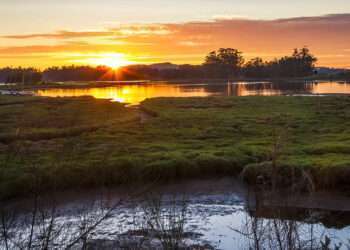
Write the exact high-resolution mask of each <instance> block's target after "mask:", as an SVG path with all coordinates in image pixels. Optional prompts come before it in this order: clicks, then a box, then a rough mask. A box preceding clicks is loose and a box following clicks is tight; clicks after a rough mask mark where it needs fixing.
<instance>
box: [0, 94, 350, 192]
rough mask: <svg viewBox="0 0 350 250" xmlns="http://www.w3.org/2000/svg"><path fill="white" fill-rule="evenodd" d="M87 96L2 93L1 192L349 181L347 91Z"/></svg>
mask: <svg viewBox="0 0 350 250" xmlns="http://www.w3.org/2000/svg"><path fill="white" fill-rule="evenodd" d="M141 108H142V110H144V111H143V112H147V113H148V114H150V115H151V116H150V117H149V118H148V119H147V120H146V121H144V122H142V119H140V112H139V111H138V110H137V109H130V108H125V107H124V106H123V105H121V104H118V103H112V102H109V101H107V100H95V99H93V98H88V97H82V98H56V99H50V98H40V97H8V96H1V95H0V117H1V123H0V197H1V198H2V199H3V198H11V197H14V196H16V195H26V194H28V193H30V192H35V191H37V190H52V189H66V188H74V187H97V186H104V185H118V184H123V183H130V182H135V183H137V182H144V181H166V180H174V179H180V178H191V177H200V176H222V175H239V174H242V176H243V177H244V178H245V180H246V181H248V182H250V183H255V182H256V180H257V176H259V177H261V176H262V177H264V178H263V179H264V181H266V182H268V181H269V179H271V175H272V174H271V173H272V171H273V169H275V168H277V169H278V176H280V178H279V179H278V182H279V184H280V185H292V184H293V183H296V182H297V181H298V180H300V179H307V180H309V182H311V183H312V186H313V188H315V189H341V190H347V189H348V188H349V187H350V182H349V179H350V98H349V97H227V98H223V97H210V98H156V99H150V100H146V101H145V102H143V104H142V107H141Z"/></svg>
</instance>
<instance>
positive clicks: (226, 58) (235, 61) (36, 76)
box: [0, 47, 317, 83]
mask: <svg viewBox="0 0 350 250" xmlns="http://www.w3.org/2000/svg"><path fill="white" fill-rule="evenodd" d="M316 62H317V58H316V57H315V56H314V55H313V54H312V53H311V52H310V50H309V49H308V48H306V47H304V48H301V49H295V50H294V51H293V53H292V54H291V55H290V56H284V57H282V58H276V59H274V60H271V61H264V60H263V59H262V58H260V57H257V58H253V59H250V60H248V61H246V60H245V58H244V57H243V53H242V52H241V51H239V50H237V49H232V48H220V49H218V50H216V51H212V52H210V53H209V54H208V55H207V56H206V57H205V60H204V63H203V64H201V65H189V64H185V65H175V64H170V63H164V64H153V65H129V66H125V67H121V68H119V69H118V70H113V69H111V68H110V67H108V66H97V67H92V66H74V65H72V66H62V67H50V68H47V69H45V70H43V71H40V70H38V69H35V68H9V67H7V68H3V69H0V82H5V83H15V82H16V83H36V82H64V81H120V80H179V79H237V78H256V79H259V78H287V77H288V78H290V77H306V76H311V75H314V74H316V73H317V72H316V70H315V63H316Z"/></svg>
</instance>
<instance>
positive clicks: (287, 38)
mask: <svg viewBox="0 0 350 250" xmlns="http://www.w3.org/2000/svg"><path fill="white" fill-rule="evenodd" d="M349 27H350V14H337V15H326V16H318V17H298V18H289V19H277V20H248V19H237V18H236V19H227V18H225V19H217V20H212V21H206V22H188V23H172V24H143V25H138V24H135V25H121V26H119V27H116V28H110V29H107V30H104V31H76V32H74V31H60V32H56V33H48V34H26V35H12V36H6V37H3V38H2V39H9V40H10V39H21V40H26V39H28V40H30V39H38V38H41V39H55V40H57V41H60V40H65V41H66V42H65V43H61V44H57V45H50V46H49V45H47V46H43V45H40V46H25V45H24V46H17V47H11V46H9V47H3V48H0V56H1V55H7V56H9V55H12V56H13V58H17V62H19V61H20V60H19V57H20V56H22V55H24V54H40V55H42V56H45V55H49V56H52V55H56V56H57V55H59V54H61V55H65V56H66V59H65V57H64V56H62V57H61V64H65V63H69V62H70V61H69V56H68V55H67V54H69V53H123V54H127V55H128V58H133V60H134V61H135V62H159V61H172V62H175V63H200V62H201V61H202V60H203V57H204V56H205V54H206V53H207V52H209V51H210V50H214V49H217V48H219V47H233V48H237V49H239V50H242V51H243V52H244V53H245V55H246V56H247V57H254V56H262V57H264V58H265V59H272V58H274V57H279V56H282V55H286V54H289V53H290V52H291V50H292V49H293V48H295V47H303V46H308V47H309V48H310V49H311V50H312V52H313V53H314V54H315V55H316V56H318V57H319V64H320V65H326V66H334V67H350V50H349V44H350V29H349ZM97 39H103V40H99V41H100V42H99V43H97ZM87 41H88V42H87ZM94 41H95V42H94ZM101 41H103V42H101ZM56 58H57V57H56ZM48 60H49V57H48ZM7 61H8V59H7ZM36 63H38V64H40V62H37V61H36V60H35V59H33V64H34V65H35V64H36ZM55 63H57V61H55ZM0 64H1V65H4V64H5V60H4V62H3V61H1V59H0Z"/></svg>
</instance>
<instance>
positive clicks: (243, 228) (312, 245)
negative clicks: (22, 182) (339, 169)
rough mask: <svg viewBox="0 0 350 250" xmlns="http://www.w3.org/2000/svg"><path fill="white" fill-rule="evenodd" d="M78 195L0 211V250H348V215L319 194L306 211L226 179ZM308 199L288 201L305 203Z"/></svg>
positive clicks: (40, 200)
mask: <svg viewBox="0 0 350 250" xmlns="http://www.w3.org/2000/svg"><path fill="white" fill-rule="evenodd" d="M146 190H147V191H146ZM78 193H79V195H78V197H75V196H72V197H71V198H66V197H70V196H69V195H67V194H64V197H63V196H62V197H61V198H60V196H58V195H57V196H55V195H50V196H49V197H47V198H45V199H44V198H43V197H37V198H36V199H35V200H34V203H33V204H35V206H33V207H29V208H28V209H25V211H29V212H28V213H27V212H23V210H24V209H23V206H22V205H21V204H20V203H19V204H18V205H17V206H16V204H15V206H14V207H11V206H3V207H2V208H1V209H0V229H1V234H0V249H67V248H68V249H160V250H161V249H164V250H165V249H223V250H229V249H315V250H316V249H317V250H318V249H349V247H350V245H349V244H350V241H349V240H350V239H349V238H350V236H349V235H350V226H349V225H350V224H349V223H350V222H349V218H350V210H349V208H350V207H349V205H348V206H343V207H342V209H343V210H342V211H337V210H333V209H331V208H332V206H330V207H329V204H333V203H334V202H336V201H339V199H340V197H342V196H338V195H336V194H332V196H330V197H332V198H331V199H330V200H328V199H327V196H324V194H319V195H320V198H322V200H320V201H321V202H320V203H317V204H314V205H316V207H314V208H308V207H309V205H310V204H309V203H308V202H305V203H304V204H302V205H303V207H301V206H300V204H297V203H290V202H286V201H287V200H288V201H292V200H294V199H285V198H286V197H288V196H286V195H283V196H281V197H283V198H284V199H280V198H279V197H280V196H276V197H275V196H274V195H273V193H266V195H264V196H261V194H258V193H256V192H250V190H248V189H247V188H246V186H244V185H243V184H242V183H241V182H236V181H233V180H231V179H222V180H201V181H189V182H181V183H174V184H168V185H160V186H158V187H154V188H152V189H145V190H144V191H143V192H138V195H136V196H134V195H133V194H132V193H128V192H125V190H120V191H119V192H117V191H116V192H114V191H112V190H105V191H103V192H89V193H84V192H78ZM281 195H282V194H281ZM314 195H317V194H313V195H302V194H300V195H295V194H292V195H291V197H290V198H293V197H294V196H295V197H294V198H300V200H303V201H305V200H308V199H307V197H313V196H314ZM343 198H344V199H345V198H346V197H343ZM275 199H276V201H278V204H279V207H276V206H274V205H273V204H275V202H273V201H274V200H275ZM347 201H348V199H347ZM25 204H27V203H25ZM30 204H32V203H31V202H30ZM321 207H323V208H324V209H321ZM325 208H327V209H325ZM30 232H32V233H30ZM6 246H7V247H6ZM29 246H30V247H29ZM40 246H44V247H42V248H41V247H40ZM68 246H70V248H69V247H68ZM338 246H339V248H336V247H338Z"/></svg>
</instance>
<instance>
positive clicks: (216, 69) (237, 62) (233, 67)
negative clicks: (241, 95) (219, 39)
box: [203, 48, 244, 78]
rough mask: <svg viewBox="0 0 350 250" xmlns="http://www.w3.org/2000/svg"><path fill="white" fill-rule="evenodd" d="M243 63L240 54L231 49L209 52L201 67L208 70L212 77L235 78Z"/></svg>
mask: <svg viewBox="0 0 350 250" xmlns="http://www.w3.org/2000/svg"><path fill="white" fill-rule="evenodd" d="M243 63H244V58H243V56H242V52H241V51H239V50H237V49H232V48H221V49H219V50H218V51H212V52H210V53H209V54H208V55H207V57H206V58H205V62H204V64H203V66H204V67H205V68H206V69H208V72H209V75H210V76H211V77H212V76H214V77H220V78H221V77H224V78H230V77H236V76H238V75H239V73H240V71H241V67H242V65H243Z"/></svg>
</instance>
